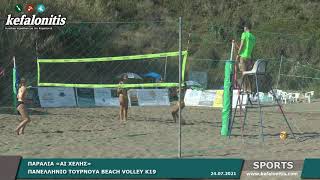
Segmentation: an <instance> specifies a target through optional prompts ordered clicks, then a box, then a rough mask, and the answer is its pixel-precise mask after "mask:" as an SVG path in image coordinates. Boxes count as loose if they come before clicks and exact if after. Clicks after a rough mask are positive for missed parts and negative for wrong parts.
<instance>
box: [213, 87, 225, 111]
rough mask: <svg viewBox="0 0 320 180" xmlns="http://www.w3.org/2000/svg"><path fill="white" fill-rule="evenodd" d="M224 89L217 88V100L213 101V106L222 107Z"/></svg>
mask: <svg viewBox="0 0 320 180" xmlns="http://www.w3.org/2000/svg"><path fill="white" fill-rule="evenodd" d="M222 101H223V90H216V96H215V100H214V101H213V107H215V108H222Z"/></svg>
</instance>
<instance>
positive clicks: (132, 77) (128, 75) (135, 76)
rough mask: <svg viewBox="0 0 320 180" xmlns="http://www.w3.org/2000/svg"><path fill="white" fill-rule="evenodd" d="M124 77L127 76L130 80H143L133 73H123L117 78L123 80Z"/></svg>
mask: <svg viewBox="0 0 320 180" xmlns="http://www.w3.org/2000/svg"><path fill="white" fill-rule="evenodd" d="M124 75H127V77H128V79H140V80H142V77H141V76H139V75H138V74H136V73H132V72H127V73H122V74H120V75H118V76H117V79H121V78H122V77H123V76H124Z"/></svg>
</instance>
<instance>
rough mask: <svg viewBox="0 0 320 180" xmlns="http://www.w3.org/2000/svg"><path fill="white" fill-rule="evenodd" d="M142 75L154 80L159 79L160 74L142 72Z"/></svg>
mask: <svg viewBox="0 0 320 180" xmlns="http://www.w3.org/2000/svg"><path fill="white" fill-rule="evenodd" d="M143 77H145V78H153V79H156V80H161V75H160V74H158V73H156V72H149V73H147V74H144V75H143Z"/></svg>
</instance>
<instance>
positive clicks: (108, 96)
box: [94, 88, 119, 106]
mask: <svg viewBox="0 0 320 180" xmlns="http://www.w3.org/2000/svg"><path fill="white" fill-rule="evenodd" d="M94 100H95V105H96V106H119V98H118V97H117V90H116V89H107V88H95V89H94Z"/></svg>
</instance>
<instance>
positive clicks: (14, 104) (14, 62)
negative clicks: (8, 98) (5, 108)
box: [12, 56, 17, 113]
mask: <svg viewBox="0 0 320 180" xmlns="http://www.w3.org/2000/svg"><path fill="white" fill-rule="evenodd" d="M12 61H13V69H12V92H13V93H12V99H13V103H12V104H13V111H14V112H15V113H17V109H16V107H17V88H16V87H17V86H16V83H17V77H16V76H17V72H16V71H17V69H16V57H15V56H13V57H12Z"/></svg>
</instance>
